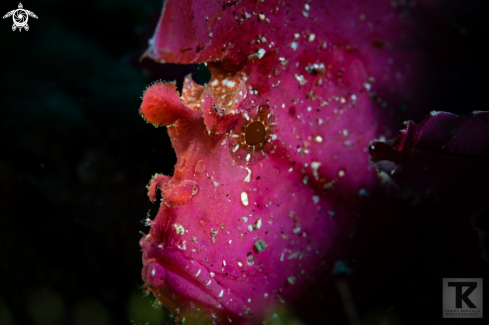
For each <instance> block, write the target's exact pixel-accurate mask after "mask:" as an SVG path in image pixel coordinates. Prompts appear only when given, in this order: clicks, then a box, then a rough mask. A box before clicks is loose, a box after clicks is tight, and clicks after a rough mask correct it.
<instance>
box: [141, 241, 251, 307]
mask: <svg viewBox="0 0 489 325" xmlns="http://www.w3.org/2000/svg"><path fill="white" fill-rule="evenodd" d="M150 251H152V253H153V254H151V255H152V257H150V258H148V259H145V263H144V267H143V271H142V277H143V279H144V281H145V282H146V284H147V285H148V287H149V288H150V289H151V290H152V291H153V293H154V294H155V296H156V297H157V298H158V300H159V301H160V302H161V303H163V305H165V306H166V307H167V308H168V309H170V310H172V311H177V310H182V309H185V308H184V307H190V310H189V311H191V310H192V309H195V307H201V308H202V309H205V310H210V311H211V312H212V311H213V312H218V313H224V314H234V315H239V314H241V315H245V314H246V309H247V307H246V306H245V304H244V303H243V301H242V300H241V299H240V298H238V297H237V296H235V295H234V294H232V293H231V292H230V291H229V290H228V289H225V288H224V287H222V286H221V285H220V284H219V280H220V278H221V275H219V274H215V275H214V276H211V274H210V272H209V271H208V270H207V268H205V267H203V266H201V265H200V264H199V263H197V262H195V261H193V260H189V259H187V258H185V257H184V256H183V255H182V254H181V253H180V252H179V251H178V250H177V249H175V248H172V247H167V248H158V247H157V246H155V245H151V248H150ZM155 251H156V252H155ZM154 253H157V254H154Z"/></svg>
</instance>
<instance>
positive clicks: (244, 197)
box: [241, 192, 250, 207]
mask: <svg viewBox="0 0 489 325" xmlns="http://www.w3.org/2000/svg"><path fill="white" fill-rule="evenodd" d="M241 203H243V205H244V206H245V207H246V206H248V204H250V201H248V193H246V192H241Z"/></svg>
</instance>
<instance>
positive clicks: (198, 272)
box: [195, 269, 202, 277]
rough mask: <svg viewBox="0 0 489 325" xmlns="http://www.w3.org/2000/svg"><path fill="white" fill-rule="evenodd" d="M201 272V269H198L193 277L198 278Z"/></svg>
mask: <svg viewBox="0 0 489 325" xmlns="http://www.w3.org/2000/svg"><path fill="white" fill-rule="evenodd" d="M201 271H202V270H201V269H199V270H198V271H197V274H196V275H195V276H196V277H198V276H199V275H200V272H201Z"/></svg>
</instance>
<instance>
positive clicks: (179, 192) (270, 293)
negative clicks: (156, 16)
mask: <svg viewBox="0 0 489 325" xmlns="http://www.w3.org/2000/svg"><path fill="white" fill-rule="evenodd" d="M312 8H314V10H313V9H312ZM372 10H373V9H372V8H370V7H368V6H366V5H364V4H360V5H359V7H358V8H355V9H352V8H351V6H349V5H346V4H332V3H326V2H325V3H313V4H312V3H311V4H306V5H304V4H299V3H298V2H290V3H285V2H273V1H272V2H268V1H267V3H265V2H253V1H243V2H233V3H230V4H229V5H222V6H221V5H219V6H218V5H217V4H208V3H204V2H199V1H180V2H178V1H168V2H165V9H164V12H163V15H162V18H161V20H160V23H159V26H158V28H157V32H156V34H155V36H154V37H153V39H152V40H151V41H150V48H149V49H148V52H147V55H149V56H150V57H151V58H153V59H155V60H157V61H160V62H178V63H195V62H205V63H206V64H207V66H208V68H209V70H210V72H211V76H212V77H211V79H210V81H209V82H208V83H207V84H205V85H199V84H197V83H195V82H194V81H193V80H192V77H191V76H187V77H186V78H185V80H184V84H183V89H182V93H181V95H180V94H179V93H178V92H177V90H176V85H175V83H171V82H161V81H160V82H156V83H154V84H152V85H151V86H150V87H148V89H147V90H146V91H145V93H144V95H143V102H142V105H141V109H140V112H141V114H142V116H143V118H144V119H145V120H146V121H147V122H148V123H151V124H153V125H155V126H166V127H167V130H168V134H169V136H170V139H171V141H172V145H173V148H174V149H175V153H176V156H177V163H176V165H175V172H174V175H173V176H172V177H170V176H165V175H160V174H156V175H154V177H153V178H152V179H151V181H150V184H149V185H148V194H149V197H150V199H151V200H152V201H154V200H155V199H156V196H157V191H160V192H161V205H160V209H159V212H158V214H157V216H156V218H155V219H154V220H152V221H151V220H150V221H149V225H150V226H151V230H150V232H149V233H148V234H146V235H145V236H144V237H143V238H142V239H141V241H140V245H141V247H142V248H143V264H144V268H143V272H142V274H143V279H144V281H145V284H146V286H147V288H148V289H149V290H151V291H152V292H153V293H154V294H155V296H156V297H157V298H158V300H159V301H160V302H162V303H163V304H164V305H165V306H167V307H168V308H169V309H170V310H171V311H172V312H173V313H174V314H175V315H177V317H183V316H181V315H190V314H200V313H202V312H205V313H206V314H207V315H210V316H209V317H211V318H212V317H213V318H214V319H221V320H225V319H227V318H228V319H229V320H237V321H238V322H239V321H243V320H250V321H251V322H257V321H260V320H261V319H263V317H265V316H266V315H270V314H271V313H273V311H274V310H275V309H276V307H277V305H281V304H288V303H291V302H293V301H295V300H297V299H298V298H300V297H301V295H302V294H304V292H305V291H306V289H307V288H311V287H312V286H314V285H316V282H317V281H318V279H319V278H320V277H321V276H322V275H324V274H328V273H329V274H331V272H334V271H335V263H336V262H338V261H340V260H341V259H343V258H346V256H347V255H348V250H349V248H348V247H349V238H350V237H351V235H352V233H354V231H355V227H356V219H357V217H358V215H359V213H360V212H361V211H362V208H363V206H364V203H365V200H366V199H367V197H368V193H369V189H370V188H371V187H372V186H373V185H374V184H376V183H377V182H378V178H377V175H376V173H375V170H374V169H372V168H371V167H370V165H369V154H368V149H367V148H368V143H369V141H370V140H371V139H373V138H379V137H381V136H382V135H383V134H386V133H388V131H389V128H390V124H388V123H389V122H388V121H390V120H392V117H389V119H387V118H386V117H385V114H382V113H381V112H380V110H381V109H382V107H383V106H384V108H385V106H386V105H387V104H384V103H389V105H400V104H401V102H402V100H403V98H405V95H406V94H408V93H409V91H410V90H412V88H411V87H412V83H411V82H410V78H412V77H413V76H414V75H415V74H414V73H413V71H412V69H411V68H409V67H408V66H404V65H401V64H400V65H398V66H397V67H398V69H397V70H396V71H390V70H389V71H388V72H386V70H385V67H386V66H388V60H389V58H391V59H392V58H394V59H396V60H397V59H398V60H399V61H400V62H403V63H405V62H406V60H408V61H409V60H415V59H416V58H417V57H418V54H417V53H416V52H413V53H406V51H405V49H404V48H402V46H405V44H404V43H402V44H401V42H400V41H399V40H398V35H399V31H398V30H395V29H396V28H398V29H399V28H400V27H399V26H398V23H399V22H396V21H389V20H387V21H382V22H379V24H380V25H382V26H381V27H382V28H376V29H375V30H373V31H369V30H368V28H367V27H366V26H368V25H365V26H363V25H361V26H355V25H353V26H352V25H349V24H350V22H348V23H346V22H345V19H344V17H349V15H355V16H357V14H358V16H360V14H361V12H364V13H366V14H368V13H372V15H374V13H373V11H372ZM375 10H377V12H376V13H375V15H381V16H388V14H389V13H390V12H391V11H393V9H392V8H391V7H390V6H380V7H379V8H376V9H375ZM351 11H354V13H352V12H351ZM379 11H380V14H379ZM362 15H363V14H362ZM176 17H178V18H179V19H176ZM185 19H189V20H188V21H191V22H192V23H191V26H192V28H185V27H182V23H181V22H182V21H187V20H185ZM192 19H193V20H192ZM358 24H359V25H360V24H361V21H359V22H358ZM324 26H327V27H329V28H324ZM362 26H363V27H362ZM365 28H367V29H365ZM380 30H382V31H383V32H382V33H381V32H380ZM405 30H408V31H409V28H407V29H403V31H405ZM169 31H172V32H171V33H170V32H169ZM406 33H407V32H406ZM379 39H382V41H378V42H377V40H379ZM379 42H380V43H379ZM386 44H388V45H386ZM383 60H385V63H384V62H383ZM379 62H383V63H379ZM400 71H401V72H400ZM396 73H402V74H403V76H404V78H397V77H396ZM397 76H398V75H397ZM376 80H377V81H376ZM379 94H381V95H382V97H380V95H379ZM178 315H180V316H178ZM199 317H200V316H199Z"/></svg>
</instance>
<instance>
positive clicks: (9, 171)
mask: <svg viewBox="0 0 489 325" xmlns="http://www.w3.org/2000/svg"><path fill="white" fill-rule="evenodd" d="M401 2H402V1H401ZM479 4H480V2H475V1H447V6H450V10H448V11H447V12H448V13H449V15H451V16H450V18H449V19H444V20H443V21H444V23H443V24H441V25H439V26H436V28H435V31H436V32H435V33H431V34H430V33H423V32H421V33H420V35H419V37H420V41H421V42H425V43H426V44H427V45H429V44H440V45H441V47H442V48H441V49H440V51H438V52H430V55H432V58H431V59H432V62H433V64H435V65H436V71H437V72H438V73H439V80H440V81H439V82H440V85H439V89H440V91H441V93H440V94H435V95H434V96H435V98H437V99H438V100H439V107H434V108H433V109H437V110H445V111H450V112H456V113H460V114H464V113H467V112H470V111H472V110H487V97H488V93H489V92H488V89H489V87H488V86H489V83H488V80H487V79H488V78H487V76H488V72H489V65H488V64H487V60H488V58H489V51H488V50H487V49H486V46H487V43H488V42H489V32H488V24H487V22H486V20H487V16H486V13H487V11H486V10H485V9H484V8H482V7H481V6H479ZM23 5H24V8H25V9H28V10H31V11H33V12H34V13H35V14H36V15H37V16H38V17H39V19H34V18H29V26H30V30H29V31H28V32H26V31H25V30H24V31H22V32H18V31H15V32H12V30H11V26H12V20H11V18H8V19H5V20H1V21H0V58H1V61H0V62H1V73H0V76H1V77H0V325H4V324H5V325H6V324H35V325H44V324H45V325H48V324H74V325H84V324H94V325H99V324H100V325H108V324H132V323H135V324H145V323H147V322H148V323H150V324H165V323H167V322H168V319H169V318H168V313H167V311H166V310H165V309H164V308H153V307H152V301H153V299H152V297H151V296H149V297H145V296H144V294H143V292H142V287H141V286H142V280H141V276H140V270H141V266H142V265H141V253H140V248H139V246H138V241H139V239H140V237H141V234H140V233H139V232H140V231H147V229H146V228H145V227H144V225H143V224H142V223H141V222H140V221H141V220H143V219H145V217H146V213H147V212H148V211H149V210H150V209H151V212H152V215H153V216H154V215H155V213H156V211H157V205H152V204H151V203H150V202H149V200H148V199H147V196H146V189H145V186H146V184H147V183H148V181H149V179H150V177H151V175H152V174H154V173H156V172H159V173H164V174H167V175H171V174H172V173H173V169H172V168H173V165H174V164H175V161H176V158H175V154H174V152H173V150H172V148H171V144H170V142H169V139H168V137H167V135H166V132H165V130H164V129H155V128H154V127H152V126H150V125H148V124H146V123H145V122H144V121H143V119H142V118H141V117H140V116H139V115H138V108H139V105H140V96H141V95H142V92H143V90H144V89H145V87H146V86H147V85H148V84H149V83H150V82H151V81H154V80H157V79H160V78H162V79H166V80H174V79H177V81H178V83H179V84H181V82H182V78H183V76H184V75H186V74H188V73H191V72H193V73H195V75H196V79H197V80H198V81H199V82H201V83H202V82H205V81H206V78H207V77H206V71H205V69H204V68H203V67H202V66H197V65H192V66H175V65H164V66H163V65H158V64H156V63H153V62H150V61H149V60H144V61H143V62H142V63H140V62H139V57H140V55H141V54H142V53H143V51H144V49H145V48H146V44H147V39H148V38H149V37H150V36H151V34H152V31H153V29H154V27H155V25H156V22H157V19H158V17H159V12H160V9H161V1H153V0H145V1H135V0H123V1H115V0H105V1H94V0H91V1H90V0H89V1H76V2H66V1H65V2H62V1H59V0H47V1H42V2H41V1H29V2H23ZM17 6H18V2H17V1H15V2H14V1H3V2H2V4H1V5H0V9H1V10H0V11H1V14H2V16H3V15H4V14H5V13H6V12H8V11H10V10H12V9H16V8H17ZM430 14H436V13H430ZM427 47H430V46H427ZM430 48H432V46H431V47H430ZM433 53H436V54H433ZM399 127H400V128H401V127H402V126H399ZM488 202H489V200H488ZM417 213H424V214H426V217H427V218H429V216H430V215H432V214H436V209H434V210H433V209H432V210H430V211H427V210H419V211H418V212H417ZM450 222H451V221H450ZM437 227H438V228H437ZM456 227H461V228H462V229H463V230H461V231H460V232H457V231H455V230H454V229H453V227H451V228H450V227H449V226H448V225H447V224H444V225H436V224H434V225H431V226H430V228H426V229H429V230H426V231H422V230H420V231H419V232H418V233H416V234H415V235H416V236H417V237H416V241H417V240H418V239H419V240H421V243H422V244H421V246H420V244H416V245H414V244H413V243H409V242H407V243H406V244H405V245H404V246H403V248H402V249H401V251H400V252H398V253H399V254H406V255H405V256H407V257H406V261H405V263H404V264H401V265H403V267H406V268H413V270H414V273H413V274H414V275H413V276H412V278H411V279H405V278H403V277H401V276H400V275H399V276H396V271H395V270H394V271H393V272H394V273H392V274H393V275H392V274H391V276H390V277H389V279H388V281H387V280H386V281H387V285H385V287H386V288H387V289H386V288H384V289H383V290H384V291H382V292H380V293H378V292H377V293H376V292H374V293H372V299H366V300H363V301H364V303H362V304H359V305H358V306H357V308H358V312H359V314H360V316H361V318H362V321H363V323H364V324H410V323H412V322H413V321H415V320H416V323H418V324H425V323H426V324H464V323H467V321H465V322H464V321H463V320H455V321H451V320H443V319H441V318H440V315H441V278H440V276H454V277H456V276H458V275H460V274H462V273H463V274H467V277H469V276H474V277H482V276H484V275H485V274H488V273H487V271H488V269H487V265H486V264H485V262H484V261H483V260H482V259H481V258H480V257H479V253H480V248H479V246H478V242H477V237H476V235H475V232H474V231H473V230H472V229H471V228H470V225H469V222H468V218H465V219H458V221H457V222H456ZM445 228H449V229H448V230H447V231H445ZM433 229H435V231H433ZM450 229H451V230H450ZM454 236H455V237H454ZM414 241H415V240H413V242H414ZM454 241H457V242H460V243H464V244H463V245H462V246H460V247H459V248H458V249H459V251H456V254H452V252H450V250H447V249H445V248H447V247H449V248H450V249H452V246H450V243H451V244H452V245H453V243H454ZM464 245H465V246H464ZM414 246H416V247H418V250H416V251H413V250H411V247H414ZM420 247H421V248H420ZM454 247H455V246H454ZM457 247H458V246H457ZM464 249H468V250H469V252H468V253H467V254H465V253H464V252H465V251H464ZM460 254H462V255H464V254H465V255H464V257H460ZM418 255H419V256H418ZM421 255H422V256H421ZM440 263H441V264H440ZM464 263H465V264H464ZM413 264H416V265H414V266H413ZM375 267H376V265H372V269H374V270H375ZM430 267H433V269H441V270H443V272H441V273H440V272H438V273H437V272H431V273H430V272H429V270H430ZM437 267H438V268H437ZM468 268H470V269H468ZM466 269H467V272H465V273H464V272H460V270H462V271H463V270H466ZM452 270H453V272H452ZM423 272H424V273H423ZM426 272H427V273H426ZM425 273H426V274H428V273H429V276H428V278H426V282H420V281H419V279H420V278H422V277H423V274H425ZM459 273H460V274H459ZM399 274H405V272H399ZM403 276H404V275H403ZM485 280H487V281H489V278H486V279H485ZM430 281H433V282H430ZM436 281H439V283H438V282H436ZM424 285H427V286H431V287H429V288H426V292H427V293H426V292H425V293H423V295H422V296H421V297H417V291H416V290H418V289H420V288H423V286H424ZM410 288H411V289H410ZM403 290H406V291H403ZM486 292H489V291H488V290H486ZM386 293H389V294H390V295H391V296H386ZM353 295H354V297H353V298H354V299H355V291H353ZM359 296H360V295H359ZM486 297H489V296H486ZM487 299H489V298H486V300H487ZM338 300H339V297H338ZM333 305H334V303H333ZM338 306H339V308H341V306H340V305H338ZM394 306H395V308H394ZM156 307H158V306H156ZM414 310H416V312H421V313H424V310H426V313H427V315H428V316H427V317H426V318H420V319H418V318H419V315H420V314H419V313H418V314H413V312H414ZM486 313H489V309H487V310H486ZM416 315H418V316H416ZM326 318H329V317H326ZM331 321H332V322H333V323H336V324H347V323H348V322H347V319H346V317H345V315H339V316H338V317H337V318H336V319H333V320H331ZM292 323H294V321H291V322H290V324H292ZM317 323H318V324H319V323H321V321H320V320H318V321H317ZM471 323H474V322H471ZM294 324H299V323H298V320H295V323H294Z"/></svg>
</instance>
